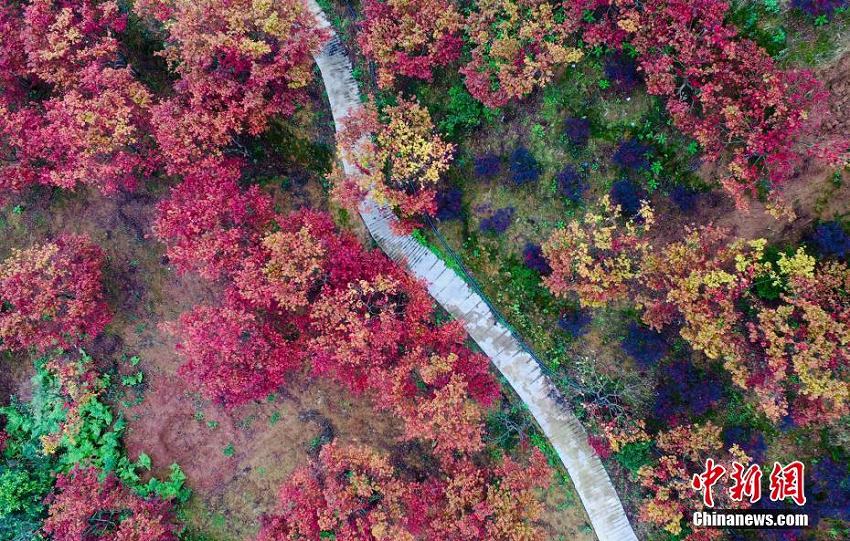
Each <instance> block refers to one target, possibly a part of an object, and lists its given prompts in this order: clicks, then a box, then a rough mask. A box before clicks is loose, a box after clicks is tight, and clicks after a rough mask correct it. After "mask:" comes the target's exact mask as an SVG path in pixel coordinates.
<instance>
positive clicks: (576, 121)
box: [564, 116, 590, 147]
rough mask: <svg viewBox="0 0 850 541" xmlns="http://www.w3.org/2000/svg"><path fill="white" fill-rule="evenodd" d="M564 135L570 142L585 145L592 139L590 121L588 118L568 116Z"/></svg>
mask: <svg viewBox="0 0 850 541" xmlns="http://www.w3.org/2000/svg"><path fill="white" fill-rule="evenodd" d="M564 135H566V136H567V139H569V140H570V143H572V144H574V145H575V146H577V147H584V146H585V145H586V144H587V141H588V139H590V121H589V120H588V119H586V118H577V117H573V116H571V117H567V118H566V119H565V120H564Z"/></svg>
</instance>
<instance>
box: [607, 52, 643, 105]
mask: <svg viewBox="0 0 850 541" xmlns="http://www.w3.org/2000/svg"><path fill="white" fill-rule="evenodd" d="M637 68H638V64H637V62H636V61H635V59H634V58H632V57H630V56H628V55H626V54H624V53H613V54H609V55H608V56H607V57H606V58H605V77H606V78H607V79H608V80H609V81H610V82H611V83H612V86H611V88H613V89H614V90H615V91H616V92H617V93H618V94H620V95H622V96H628V95H630V94H631V93H632V91H633V90H634V89H635V87H636V86H638V85H639V84H640V83H641V82H642V79H641V76H640V74H639V73H638V69H637Z"/></svg>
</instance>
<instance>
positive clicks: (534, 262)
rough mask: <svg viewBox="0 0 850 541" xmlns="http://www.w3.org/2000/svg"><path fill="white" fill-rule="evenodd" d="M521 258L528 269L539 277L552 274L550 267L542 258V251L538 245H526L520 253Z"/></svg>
mask: <svg viewBox="0 0 850 541" xmlns="http://www.w3.org/2000/svg"><path fill="white" fill-rule="evenodd" d="M522 258H523V260H524V261H525V265H526V266H527V267H528V268H529V269H532V270H536V271H537V272H539V273H540V275H541V276H548V275H550V274H552V267H550V266H549V263H548V262H547V261H546V258H545V257H543V249H542V248H540V245H539V244H533V243H531V242H529V243H527V244H526V245H525V249H523V251H522Z"/></svg>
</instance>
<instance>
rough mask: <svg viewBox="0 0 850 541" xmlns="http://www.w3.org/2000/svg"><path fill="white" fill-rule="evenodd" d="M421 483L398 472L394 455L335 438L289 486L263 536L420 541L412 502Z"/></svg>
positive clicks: (269, 539)
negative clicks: (410, 506)
mask: <svg viewBox="0 0 850 541" xmlns="http://www.w3.org/2000/svg"><path fill="white" fill-rule="evenodd" d="M416 487H417V483H409V482H404V481H401V480H400V479H398V478H397V477H396V474H395V471H394V469H393V466H392V464H391V463H390V461H389V459H388V457H386V456H384V455H381V454H379V453H377V452H375V451H374V450H372V449H370V448H368V447H358V446H341V445H338V444H336V443H330V444H328V445H326V446H325V447H323V448H322V451H321V452H320V453H319V457H318V459H317V460H314V461H312V462H311V464H310V465H309V466H307V467H306V468H301V469H298V470H296V471H295V473H293V474H292V476H291V477H290V479H289V480H288V481H287V483H286V484H284V485H283V487H282V488H281V490H280V495H279V501H280V504H279V507H278V509H277V510H276V511H275V513H274V514H272V515H270V516H267V517H265V518H264V520H263V527H262V529H261V530H260V534H259V536H258V537H257V541H277V540H280V539H321V538H323V537H332V538H333V539H337V540H339V541H379V540H386V541H389V540H391V539H392V540H398V541H414V539H416V538H417V537H416V536H415V535H414V532H412V531H411V528H410V524H409V523H410V521H413V520H416V518H417V517H416V516H415V515H414V514H413V513H410V512H409V509H408V506H407V504H406V502H407V501H408V500H410V499H411V498H412V494H413V492H415V489H416Z"/></svg>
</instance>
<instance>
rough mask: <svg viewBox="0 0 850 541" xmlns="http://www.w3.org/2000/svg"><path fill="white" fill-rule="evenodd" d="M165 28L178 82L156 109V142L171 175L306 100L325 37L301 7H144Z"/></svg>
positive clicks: (240, 0) (183, 1) (290, 0)
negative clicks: (173, 92)
mask: <svg viewBox="0 0 850 541" xmlns="http://www.w3.org/2000/svg"><path fill="white" fill-rule="evenodd" d="M137 9H138V11H139V12H140V13H141V14H142V15H143V16H148V17H150V18H152V19H157V18H159V19H160V22H162V23H163V26H164V30H163V32H164V35H165V43H166V49H165V53H164V55H165V58H166V60H167V61H168V62H169V65H170V66H171V68H172V69H173V71H174V72H175V73H176V74H177V75H179V77H180V79H179V81H177V83H176V84H175V90H176V91H177V93H176V96H174V97H173V98H171V99H169V100H167V101H165V102H163V103H162V104H161V105H159V106H157V108H156V109H155V111H154V117H155V119H156V122H155V126H156V137H157V141H158V143H159V145H160V146H161V147H162V151H163V153H164V154H165V156H166V157H167V158H168V159H167V161H166V165H167V166H168V169H169V172H173V173H179V172H181V170H185V168H191V167H192V165H193V163H194V162H196V161H198V160H200V159H202V158H204V157H206V156H208V155H210V154H218V153H219V152H220V150H221V148H222V147H224V146H226V145H227V144H228V143H229V142H230V140H231V139H232V138H233V137H234V136H238V135H240V134H246V133H247V134H251V135H257V134H259V133H261V132H262V131H263V130H264V129H265V128H266V126H267V123H268V120H269V118H270V117H271V116H273V115H284V116H288V115H290V114H292V113H293V112H294V110H295V108H296V106H297V105H298V104H299V103H301V102H303V100H304V99H305V98H306V87H307V85H308V84H309V82H310V81H311V79H312V69H313V58H312V53H313V52H314V51H315V50H316V49H317V48H318V46H319V45H320V43H321V40H322V39H323V34H322V32H320V31H319V30H318V29H317V28H316V23H315V19H314V17H313V16H312V15H311V14H310V12H309V11H308V10H307V6H306V5H305V4H304V3H303V2H299V1H296V0H275V1H271V2H254V1H252V0H236V1H232V2H220V1H217V0H203V1H200V2H194V1H188V0H173V1H165V2H143V3H141V4H140V6H139V7H138V8H137Z"/></svg>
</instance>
